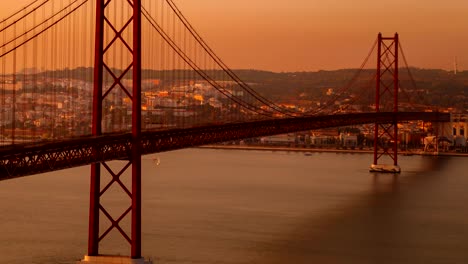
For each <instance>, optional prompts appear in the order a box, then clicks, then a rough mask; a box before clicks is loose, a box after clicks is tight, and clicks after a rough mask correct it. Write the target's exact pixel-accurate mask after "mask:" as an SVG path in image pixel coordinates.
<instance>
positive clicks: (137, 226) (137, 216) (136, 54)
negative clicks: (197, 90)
mask: <svg viewBox="0 0 468 264" xmlns="http://www.w3.org/2000/svg"><path fill="white" fill-rule="evenodd" d="M131 160H132V246H131V257H132V258H141V0H134V1H133V97H132V156H131Z"/></svg>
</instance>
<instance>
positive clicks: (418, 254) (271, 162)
mask: <svg viewBox="0 0 468 264" xmlns="http://www.w3.org/2000/svg"><path fill="white" fill-rule="evenodd" d="M155 157H157V158H158V159H159V160H160V164H159V165H156V163H155V162H154V159H155ZM371 160H372V157H371V155H369V154H334V153H312V154H311V155H310V156H306V155H304V154H303V153H297V152H270V151H237V150H208V149H186V150H181V151H174V152H167V153H160V154H157V155H152V156H145V157H144V160H143V184H144V188H143V234H142V235H143V254H144V256H145V257H150V258H152V259H153V260H154V262H155V263H174V264H176V263H177V264H179V263H180V264H181V263H206V264H209V263H220V264H224V263H226V264H230V263H282V264H283V263H296V264H297V263H304V264H305V263H307V264H309V263H321V264H327V263H346V264H348V263H359V264H366V263H408V264H414V263H425V264H430V263H443V264H447V263H466V262H468V191H467V190H468V173H467V172H468V159H467V158H463V157H461V158H460V157H458V158H457V157H427V156H402V157H400V166H401V167H402V173H401V174H400V175H398V176H393V175H385V174H372V173H369V172H368V165H369V164H370V162H371ZM111 165H112V166H113V167H115V169H118V168H119V167H121V166H124V165H125V162H124V161H116V162H112V163H111ZM89 170H90V169H89V167H80V168H75V169H70V170H64V171H58V172H53V173H47V174H43V175H36V176H31V177H25V178H20V179H15V180H8V181H2V182H0V263H9V264H25V263H37V264H46V263H47V264H53V263H74V261H76V260H78V259H80V258H81V257H82V256H83V255H84V254H85V253H86V249H87V225H88V223H87V221H88V220H87V217H88V192H89ZM109 179H110V177H109ZM128 180H129V176H128V175H124V176H122V181H123V182H124V183H127V184H128ZM107 181H108V180H104V183H103V185H104V184H105V183H107ZM102 199H103V200H102V201H103V204H104V205H105V206H106V208H111V209H109V210H110V211H112V212H123V211H125V210H126V209H127V208H128V206H129V205H130V202H129V200H128V196H126V194H125V193H124V192H123V191H121V190H120V189H119V187H118V186H114V187H112V188H111V189H110V191H109V193H108V194H106V195H104V196H103V198H102ZM112 214H113V216H114V217H115V218H117V217H118V216H119V214H118V213H112ZM102 217H103V218H104V216H103V215H102ZM108 224H109V223H108V222H106V221H102V223H101V229H102V230H105V229H106V228H107V227H108ZM127 224H128V219H127V218H126V219H125V220H124V221H123V222H122V226H126V225H127ZM124 229H126V230H127V228H124ZM125 243H127V242H125V240H124V239H123V238H122V237H121V236H120V234H119V233H118V232H114V231H113V232H111V234H110V236H109V237H107V238H105V239H104V240H103V242H102V253H116V254H122V255H127V254H128V253H129V250H128V247H127V245H126V244H125Z"/></svg>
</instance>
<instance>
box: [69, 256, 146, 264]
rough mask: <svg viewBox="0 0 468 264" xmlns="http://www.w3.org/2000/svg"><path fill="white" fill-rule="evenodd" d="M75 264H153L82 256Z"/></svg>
mask: <svg viewBox="0 0 468 264" xmlns="http://www.w3.org/2000/svg"><path fill="white" fill-rule="evenodd" d="M76 264H153V261H152V260H145V259H144V258H139V259H132V258H130V257H124V256H84V259H83V260H81V261H78V262H76Z"/></svg>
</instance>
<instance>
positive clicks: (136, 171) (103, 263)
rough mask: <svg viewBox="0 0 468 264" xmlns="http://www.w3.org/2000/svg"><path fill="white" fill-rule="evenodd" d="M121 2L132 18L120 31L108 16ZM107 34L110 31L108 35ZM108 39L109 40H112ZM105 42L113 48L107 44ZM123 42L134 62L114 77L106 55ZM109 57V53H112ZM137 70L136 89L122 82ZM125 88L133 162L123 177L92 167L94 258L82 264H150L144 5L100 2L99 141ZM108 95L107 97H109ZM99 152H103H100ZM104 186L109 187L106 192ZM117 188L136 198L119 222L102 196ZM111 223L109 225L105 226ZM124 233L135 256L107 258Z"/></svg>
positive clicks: (96, 115) (112, 0) (97, 65)
mask: <svg viewBox="0 0 468 264" xmlns="http://www.w3.org/2000/svg"><path fill="white" fill-rule="evenodd" d="M116 2H117V3H123V4H128V5H127V8H129V9H130V10H132V11H130V12H129V13H130V18H129V19H128V22H127V23H125V24H124V25H123V26H118V25H119V23H118V21H113V20H112V18H111V17H106V14H107V13H109V12H106V11H110V10H112V8H113V6H112V5H116ZM105 31H106V32H105ZM124 31H129V32H131V34H130V35H131V37H130V39H126V38H125V34H122V32H124ZM106 39H107V40H106ZM105 41H106V42H107V43H105ZM118 42H120V43H123V44H124V45H125V46H126V47H127V48H128V49H127V50H128V56H129V58H130V62H129V65H127V66H126V67H127V70H126V71H124V72H123V73H115V72H113V68H115V67H113V66H114V65H115V64H114V65H113V64H112V63H115V61H114V62H113V61H112V59H113V56H105V55H106V54H107V53H109V51H110V50H112V49H115V48H116V46H117V45H116V43H118ZM107 55H109V54H107ZM130 70H131V72H132V79H133V81H132V84H131V85H128V84H127V86H131V87H126V85H125V83H123V82H121V80H122V79H123V78H124V77H125V74H126V73H127V72H129V71H130ZM104 73H105V74H106V75H108V76H109V75H110V76H112V79H113V84H112V85H111V86H109V87H107V86H106V91H103V86H104ZM120 88H121V89H122V90H124V91H125V93H126V94H127V95H128V97H129V99H130V101H131V102H132V143H131V150H129V154H130V157H129V160H128V162H127V164H126V165H125V166H124V167H123V168H122V169H121V170H120V171H117V172H114V171H112V169H111V168H110V166H108V165H107V164H106V163H104V162H103V163H95V164H92V165H91V190H90V208H89V237H88V255H87V256H85V258H84V259H83V260H82V261H81V262H80V263H86V264H97V263H99V264H107V263H122V264H127V263H128V264H147V263H150V262H148V261H145V260H144V259H143V258H142V256H141V0H133V1H131V2H130V1H128V2H127V1H121V0H106V1H105V0H97V1H96V32H95V58H94V92H93V121H92V134H93V135H94V136H99V135H101V134H102V131H103V128H102V123H103V101H104V100H105V99H106V97H108V95H109V94H110V93H111V92H113V90H116V89H120ZM103 92H104V93H103ZM94 151H100V150H99V149H95V150H94ZM101 168H104V170H106V171H107V172H108V173H109V174H110V175H111V176H112V179H111V181H110V182H108V183H107V182H101V179H102V177H101ZM125 171H130V172H131V184H132V186H131V188H127V187H126V186H125V185H124V184H123V183H122V181H121V179H120V176H122V175H123V173H124V172H125ZM101 183H102V184H103V186H105V187H104V188H102V187H101ZM111 186H114V187H116V188H119V186H120V187H121V188H122V189H123V191H124V192H125V193H127V194H128V196H129V198H130V200H131V201H130V203H129V204H130V206H129V208H128V209H127V210H125V211H123V212H119V213H120V217H118V218H113V217H112V215H111V213H110V211H109V208H106V207H105V206H104V205H103V203H102V201H101V197H102V196H103V195H104V194H105V193H106V191H108V190H109V188H110V187H111ZM100 216H104V217H105V218H107V219H108V220H109V221H108V222H110V226H109V227H108V228H107V229H106V230H99V227H100V223H101V222H100ZM127 216H130V217H131V228H130V232H131V234H127V232H126V231H125V229H124V228H122V227H121V226H120V224H121V221H122V220H123V219H124V218H126V217H127ZM103 223H105V222H103ZM112 230H116V231H118V232H119V233H120V234H121V235H122V236H123V238H124V239H125V240H126V241H128V243H129V244H130V251H131V252H130V256H129V257H122V256H109V255H107V256H104V255H102V254H101V253H100V252H99V244H100V242H101V240H102V239H103V238H105V237H106V236H107V235H108V234H109V232H110V231H112Z"/></svg>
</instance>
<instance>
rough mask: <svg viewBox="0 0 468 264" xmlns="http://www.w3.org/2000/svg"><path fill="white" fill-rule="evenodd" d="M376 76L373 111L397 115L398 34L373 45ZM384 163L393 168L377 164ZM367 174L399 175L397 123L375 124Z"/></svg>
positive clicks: (381, 38)
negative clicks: (372, 157) (372, 160)
mask: <svg viewBox="0 0 468 264" xmlns="http://www.w3.org/2000/svg"><path fill="white" fill-rule="evenodd" d="M377 42H378V43H377V45H378V46H377V75H376V91H375V111H376V112H377V113H378V112H393V113H398V89H399V79H398V49H399V44H398V34H397V33H395V36H394V37H382V34H381V33H379V35H378V41H377ZM381 159H387V161H391V162H392V163H393V164H379V160H381ZM370 171H375V172H391V173H399V172H400V171H401V169H400V167H399V166H398V122H397V120H396V115H395V119H394V121H393V122H392V123H391V124H382V123H375V128H374V162H373V164H372V165H371V167H370Z"/></svg>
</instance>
